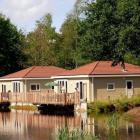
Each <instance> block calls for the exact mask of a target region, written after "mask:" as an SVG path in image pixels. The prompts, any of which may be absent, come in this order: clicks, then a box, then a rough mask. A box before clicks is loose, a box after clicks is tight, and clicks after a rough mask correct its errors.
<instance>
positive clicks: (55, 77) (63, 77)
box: [51, 75, 89, 79]
mask: <svg viewBox="0 0 140 140" xmlns="http://www.w3.org/2000/svg"><path fill="white" fill-rule="evenodd" d="M79 77H80V78H81V77H82V78H85V77H89V75H71V76H52V77H51V78H52V79H65V78H79Z"/></svg>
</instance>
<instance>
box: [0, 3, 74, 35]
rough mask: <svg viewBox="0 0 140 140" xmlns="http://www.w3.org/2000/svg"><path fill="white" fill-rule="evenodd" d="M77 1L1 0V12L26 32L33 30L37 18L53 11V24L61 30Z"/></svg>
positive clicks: (57, 29)
mask: <svg viewBox="0 0 140 140" xmlns="http://www.w3.org/2000/svg"><path fill="white" fill-rule="evenodd" d="M75 2H76V0H0V13H2V14H4V15H6V16H7V17H8V18H10V20H11V22H12V23H13V24H14V25H16V26H17V27H18V29H22V30H23V31H24V32H30V31H32V30H33V29H34V28H35V22H36V21H37V20H39V19H41V17H43V16H44V15H45V14H47V13H51V14H52V17H53V26H54V27H56V31H59V29H60V27H61V25H62V23H63V22H64V20H65V18H66V16H67V14H68V13H69V12H70V11H71V10H72V8H73V6H74V3H75Z"/></svg>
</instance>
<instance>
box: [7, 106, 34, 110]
mask: <svg viewBox="0 0 140 140" xmlns="http://www.w3.org/2000/svg"><path fill="white" fill-rule="evenodd" d="M10 109H15V110H30V111H35V110H37V107H36V106H34V105H13V106H10Z"/></svg>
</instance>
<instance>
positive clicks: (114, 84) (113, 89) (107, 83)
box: [107, 83, 115, 91]
mask: <svg viewBox="0 0 140 140" xmlns="http://www.w3.org/2000/svg"><path fill="white" fill-rule="evenodd" d="M109 85H113V89H109V88H108V87H109ZM114 90H115V83H107V91H114Z"/></svg>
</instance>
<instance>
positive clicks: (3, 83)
mask: <svg viewBox="0 0 140 140" xmlns="http://www.w3.org/2000/svg"><path fill="white" fill-rule="evenodd" d="M13 82H20V92H23V91H24V83H23V81H0V93H1V92H2V85H6V92H8V91H9V90H10V91H11V92H13Z"/></svg>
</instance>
